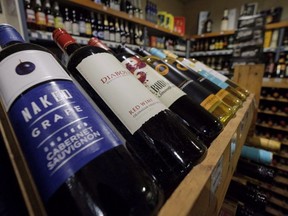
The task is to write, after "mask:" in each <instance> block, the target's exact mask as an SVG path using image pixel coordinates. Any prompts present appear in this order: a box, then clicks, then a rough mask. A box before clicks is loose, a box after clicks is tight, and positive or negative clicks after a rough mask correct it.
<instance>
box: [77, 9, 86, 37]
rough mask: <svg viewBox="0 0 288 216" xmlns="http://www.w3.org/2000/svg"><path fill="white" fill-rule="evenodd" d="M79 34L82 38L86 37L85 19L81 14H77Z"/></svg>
mask: <svg viewBox="0 0 288 216" xmlns="http://www.w3.org/2000/svg"><path fill="white" fill-rule="evenodd" d="M78 22H79V34H80V36H82V37H85V36H86V24H85V17H84V15H83V12H81V13H80V14H79V21H78Z"/></svg>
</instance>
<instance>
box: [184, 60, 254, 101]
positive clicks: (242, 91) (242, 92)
mask: <svg viewBox="0 0 288 216" xmlns="http://www.w3.org/2000/svg"><path fill="white" fill-rule="evenodd" d="M185 61H186V60H184V62H183V63H185ZM191 61H192V63H194V64H195V65H196V68H198V69H199V70H203V71H205V72H206V73H208V74H209V75H213V76H214V77H216V78H218V79H219V80H221V81H222V82H225V83H226V84H228V85H229V86H231V87H232V88H234V89H236V90H237V91H236V93H234V94H235V96H237V97H238V98H241V99H242V100H245V99H246V97H248V96H249V94H250V93H249V91H248V90H247V89H243V88H242V87H240V86H239V85H238V84H236V83H235V82H233V81H232V80H230V79H229V78H228V77H226V76H224V75H222V74H221V73H219V72H217V71H215V70H214V69H212V67H208V66H207V65H205V64H203V63H202V62H201V61H197V60H196V59H191ZM186 62H187V61H186ZM187 63H188V64H190V63H189V61H188V62H187ZM203 75H204V73H203ZM232 92H233V91H231V93H232Z"/></svg>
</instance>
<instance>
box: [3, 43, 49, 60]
mask: <svg viewBox="0 0 288 216" xmlns="http://www.w3.org/2000/svg"><path fill="white" fill-rule="evenodd" d="M24 50H39V51H43V52H47V53H50V54H52V53H51V52H50V51H49V50H48V49H46V48H44V47H42V46H39V45H37V44H30V43H17V44H13V45H10V46H8V47H6V48H4V49H3V50H1V52H0V61H2V60H3V59H5V58H6V57H8V56H10V55H12V54H14V53H17V52H20V51H24Z"/></svg>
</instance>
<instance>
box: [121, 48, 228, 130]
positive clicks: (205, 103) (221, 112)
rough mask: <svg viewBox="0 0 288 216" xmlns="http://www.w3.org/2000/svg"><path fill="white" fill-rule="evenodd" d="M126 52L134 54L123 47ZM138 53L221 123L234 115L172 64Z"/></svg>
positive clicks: (139, 51) (216, 98) (140, 50)
mask: <svg viewBox="0 0 288 216" xmlns="http://www.w3.org/2000/svg"><path fill="white" fill-rule="evenodd" d="M125 50H126V51H127V52H130V53H132V54H134V53H135V52H133V51H132V50H131V49H129V48H127V47H126V48H125ZM137 51H138V53H139V54H140V55H141V56H144V57H143V58H142V59H143V60H144V61H145V62H147V63H148V64H149V65H150V66H151V67H152V68H154V69H155V70H156V71H157V72H158V73H160V74H161V75H163V76H165V78H167V79H168V80H169V81H170V82H172V83H173V84H174V85H176V86H178V87H179V88H180V89H182V90H183V91H184V92H185V93H187V95H189V96H190V97H191V99H192V100H193V101H194V102H195V103H198V104H200V105H201V106H202V107H203V108H204V109H206V110H207V111H208V112H210V113H212V114H213V115H214V116H215V117H216V118H218V119H219V120H220V121H221V123H223V124H224V125H226V124H227V123H228V122H229V120H230V119H231V118H233V116H234V111H233V110H232V108H231V107H229V106H228V105H226V104H225V103H223V102H222V101H221V100H220V99H219V98H218V97H216V95H214V94H213V93H212V92H211V91H209V90H208V89H206V88H204V87H203V86H201V85H200V84H199V83H198V82H195V81H194V80H191V79H189V78H188V77H187V76H184V75H183V73H182V72H181V71H179V70H178V69H177V68H176V67H174V66H173V65H171V64H169V63H167V62H165V61H163V60H162V59H160V58H158V57H156V56H152V55H151V54H150V53H149V52H147V51H146V50H144V49H138V50H137Z"/></svg>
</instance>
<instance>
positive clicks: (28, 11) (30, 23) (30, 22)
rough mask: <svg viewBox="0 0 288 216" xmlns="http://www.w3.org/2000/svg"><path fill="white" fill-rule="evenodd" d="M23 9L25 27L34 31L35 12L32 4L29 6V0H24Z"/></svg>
mask: <svg viewBox="0 0 288 216" xmlns="http://www.w3.org/2000/svg"><path fill="white" fill-rule="evenodd" d="M24 7H25V15H26V23H27V27H28V29H32V30H35V29H36V18H35V11H34V9H33V7H32V4H31V0H25V2H24Z"/></svg>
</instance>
